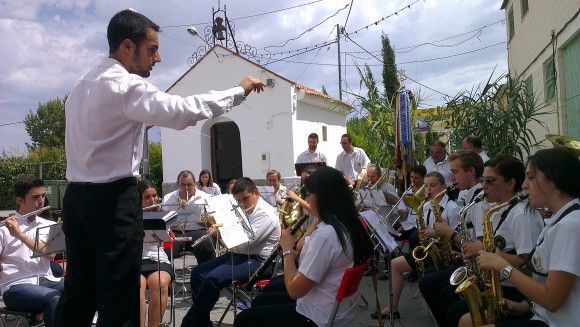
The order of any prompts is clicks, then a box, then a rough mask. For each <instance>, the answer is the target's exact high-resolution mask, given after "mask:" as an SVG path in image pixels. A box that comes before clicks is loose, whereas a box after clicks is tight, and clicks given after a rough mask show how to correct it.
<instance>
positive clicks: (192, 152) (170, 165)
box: [161, 48, 346, 182]
mask: <svg viewBox="0 0 580 327" xmlns="http://www.w3.org/2000/svg"><path fill="white" fill-rule="evenodd" d="M215 50H216V52H217V54H218V56H219V58H218V56H216V55H215V54H214V53H209V54H208V55H207V56H206V57H205V58H204V59H203V60H202V61H200V62H198V64H197V65H196V66H194V67H193V69H192V70H191V71H189V72H188V73H186V74H185V75H184V76H183V77H182V78H181V80H179V81H178V82H176V84H175V85H174V86H173V87H172V88H171V89H170V90H169V91H168V92H169V93H172V94H179V95H182V96H186V95H190V94H195V93H200V92H206V91H207V90H209V89H216V90H221V89H226V88H229V87H232V86H235V85H237V84H238V83H239V81H240V80H241V79H242V78H243V77H244V76H246V75H254V76H257V77H259V78H261V79H262V80H264V81H265V80H266V79H267V78H273V79H274V80H275V85H274V87H273V88H266V89H265V92H264V93H262V94H254V93H253V94H251V95H250V96H249V97H248V98H247V99H246V100H245V101H244V102H243V103H242V104H241V105H240V106H238V107H235V108H234V109H232V111H230V112H229V113H227V114H224V115H222V116H219V117H216V118H212V119H209V120H207V121H202V122H199V123H198V125H196V126H194V127H188V128H186V129H185V130H182V131H174V130H171V129H167V128H162V129H161V141H162V142H161V143H162V148H163V180H164V182H174V180H175V178H176V176H177V174H178V173H179V171H181V170H183V169H189V170H191V171H192V172H193V173H194V174H195V175H197V174H198V173H199V171H200V170H202V169H211V149H210V141H211V137H210V129H211V126H213V125H214V124H215V123H217V122H223V121H234V122H235V123H236V124H237V125H238V128H239V130H240V140H241V147H242V167H243V173H244V176H247V177H250V178H253V179H264V178H265V177H266V172H267V171H268V170H270V169H278V170H279V171H280V173H281V174H282V175H283V176H292V175H294V161H295V158H296V156H298V154H299V153H300V152H301V151H304V150H305V149H306V146H307V143H306V142H307V141H306V138H307V135H308V134H309V133H310V131H311V130H314V129H315V130H317V131H318V132H319V134H320V135H321V137H322V130H321V124H323V123H326V124H327V125H328V137H329V139H328V144H332V146H330V145H328V150H329V151H328V152H326V154H327V156H328V158H329V161H330V164H331V165H334V160H335V159H336V155H337V154H338V152H337V149H340V146H339V143H338V142H339V140H340V135H341V134H343V133H345V131H346V128H345V126H346V114H340V113H336V112H331V111H328V110H326V111H325V110H323V109H321V108H317V107H316V106H312V105H307V104H305V103H303V102H301V101H297V100H294V101H292V98H293V95H294V92H295V87H294V86H293V84H292V83H290V82H289V81H287V80H285V79H283V78H280V77H278V76H271V75H272V74H269V73H268V72H267V71H265V70H263V69H262V68H261V67H259V66H257V65H254V64H252V63H250V62H248V61H246V60H245V59H243V58H240V57H238V56H234V55H231V53H230V52H229V51H228V50H225V49H222V48H215ZM324 101H326V100H324ZM295 112H298V113H302V114H300V115H297V114H296V113H295ZM297 116H299V118H298V119H296V117H297ZM301 119H305V121H304V122H303V121H301ZM304 133H306V134H304ZM321 143H325V142H321ZM334 143H336V144H334ZM322 145H323V146H324V147H326V146H327V145H326V144H322ZM262 155H265V158H266V159H265V160H262Z"/></svg>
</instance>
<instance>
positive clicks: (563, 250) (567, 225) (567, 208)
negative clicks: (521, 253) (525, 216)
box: [462, 148, 580, 326]
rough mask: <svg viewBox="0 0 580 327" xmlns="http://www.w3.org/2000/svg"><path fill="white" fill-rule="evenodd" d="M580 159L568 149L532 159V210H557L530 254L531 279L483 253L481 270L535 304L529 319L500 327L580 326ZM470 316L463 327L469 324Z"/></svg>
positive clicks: (528, 175)
mask: <svg viewBox="0 0 580 327" xmlns="http://www.w3.org/2000/svg"><path fill="white" fill-rule="evenodd" d="M578 181H580V161H579V160H578V157H577V156H575V155H574V154H571V153H569V152H567V150H564V149H558V148H555V149H546V150H541V151H538V152H537V153H536V154H535V155H533V156H532V157H530V159H529V160H528V165H527V168H526V180H525V182H524V185H523V187H524V189H525V190H526V192H527V193H528V195H529V202H530V205H531V206H532V207H544V206H547V207H548V208H549V209H550V211H552V212H554V214H553V216H552V217H551V218H550V219H549V221H547V222H546V227H545V228H544V229H543V230H542V233H541V234H540V236H539V238H538V240H537V242H536V243H535V248H534V249H533V251H532V254H531V255H530V260H529V261H528V262H527V264H526V266H529V267H530V268H531V270H532V272H533V276H532V277H530V276H528V275H526V274H524V273H522V272H521V271H519V270H518V269H515V268H514V267H515V266H514V265H513V264H512V263H511V262H509V261H507V260H505V259H504V258H503V257H502V256H499V255H498V254H495V253H482V254H481V255H480V256H479V257H478V259H477V261H478V264H479V266H480V267H481V269H486V270H494V271H496V272H497V273H500V274H501V275H502V276H503V277H505V278H506V279H507V280H508V281H509V282H510V283H512V285H513V286H515V287H516V288H517V289H518V290H519V291H520V292H522V294H523V295H524V296H525V297H526V298H528V299H529V300H531V301H532V307H531V308H532V313H533V317H532V318H531V320H529V321H512V322H505V323H501V324H498V325H502V326H580V310H578V303H580V283H578V277H579V276H580V251H579V250H578V249H580V233H579V232H578V231H580V201H579V197H580V184H579V183H578ZM469 325H470V319H469V316H464V317H463V318H462V326H469Z"/></svg>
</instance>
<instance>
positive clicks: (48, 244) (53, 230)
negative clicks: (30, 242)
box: [32, 223, 66, 258]
mask: <svg viewBox="0 0 580 327" xmlns="http://www.w3.org/2000/svg"><path fill="white" fill-rule="evenodd" d="M47 228H48V235H47V236H46V239H45V240H43V239H42V238H41V237H40V235H41V233H46V231H42V230H43V229H47ZM39 241H43V242H44V243H45V245H44V251H43V253H34V255H33V256H32V257H33V258H36V257H40V256H44V255H48V254H52V253H58V252H64V251H65V249H66V245H65V237H64V232H63V231H62V227H61V225H60V224H58V223H57V224H52V225H50V226H42V227H38V228H37V229H36V236H35V239H34V246H35V247H38V243H39Z"/></svg>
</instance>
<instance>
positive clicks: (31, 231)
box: [0, 214, 60, 294]
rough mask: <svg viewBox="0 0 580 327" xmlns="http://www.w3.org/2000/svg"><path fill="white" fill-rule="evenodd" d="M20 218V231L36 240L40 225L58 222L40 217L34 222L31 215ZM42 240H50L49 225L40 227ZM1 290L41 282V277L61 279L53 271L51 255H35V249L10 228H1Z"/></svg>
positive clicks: (17, 215)
mask: <svg viewBox="0 0 580 327" xmlns="http://www.w3.org/2000/svg"><path fill="white" fill-rule="evenodd" d="M20 216H21V215H20V214H16V217H17V218H18V226H19V227H20V230H21V231H22V232H23V233H24V234H26V236H28V237H30V238H31V239H33V240H35V239H36V230H37V229H38V228H39V227H45V226H50V225H54V221H50V220H47V219H43V218H40V217H38V216H36V218H35V219H34V220H33V221H32V222H30V221H28V219H27V218H21V217H20ZM39 231H40V232H39V239H40V240H41V241H43V242H47V238H48V231H49V228H42V229H40V230H39ZM0 254H1V255H0V292H1V294H4V292H5V291H6V290H7V289H8V288H10V287H11V286H13V285H17V284H32V285H38V277H45V278H47V279H49V280H52V281H59V280H60V278H57V277H54V275H53V274H52V271H51V270H50V260H49V259H48V257H47V256H40V257H37V258H31V256H32V255H33V252H32V250H31V249H30V248H29V247H28V246H26V244H24V243H22V241H20V240H18V239H17V238H15V237H14V236H12V235H10V232H9V231H8V228H6V227H4V226H3V227H0Z"/></svg>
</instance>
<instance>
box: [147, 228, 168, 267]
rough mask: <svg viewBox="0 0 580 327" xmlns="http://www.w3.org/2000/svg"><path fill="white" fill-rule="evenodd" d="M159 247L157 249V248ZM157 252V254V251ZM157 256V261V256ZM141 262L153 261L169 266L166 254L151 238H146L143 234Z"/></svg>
mask: <svg viewBox="0 0 580 327" xmlns="http://www.w3.org/2000/svg"><path fill="white" fill-rule="evenodd" d="M158 246H159V248H158ZM157 250H159V252H158V251H157ZM158 254H159V260H158V259H157V255H158ZM142 258H143V260H153V261H155V262H157V261H159V262H164V263H168V264H171V262H170V261H169V257H168V256H167V253H165V251H164V250H163V246H162V245H160V244H159V243H158V242H157V241H156V240H155V239H153V237H151V236H149V237H148V236H147V233H145V238H143V252H142Z"/></svg>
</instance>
